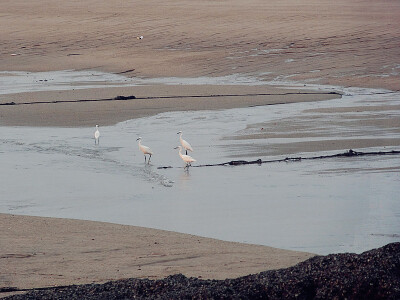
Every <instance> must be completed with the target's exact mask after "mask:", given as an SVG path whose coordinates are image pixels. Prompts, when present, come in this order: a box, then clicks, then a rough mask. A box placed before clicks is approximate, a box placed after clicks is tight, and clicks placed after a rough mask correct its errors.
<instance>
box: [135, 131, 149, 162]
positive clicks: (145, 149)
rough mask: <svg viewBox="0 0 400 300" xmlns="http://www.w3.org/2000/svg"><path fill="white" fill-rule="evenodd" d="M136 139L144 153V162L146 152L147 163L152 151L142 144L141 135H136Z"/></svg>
mask: <svg viewBox="0 0 400 300" xmlns="http://www.w3.org/2000/svg"><path fill="white" fill-rule="evenodd" d="M136 140H137V141H139V143H138V144H139V149H140V151H142V152H143V154H144V162H146V154H148V155H149V163H150V158H151V156H152V155H153V151H151V149H150V148H149V147H147V146H144V145H142V138H141V137H138V138H137V139H136Z"/></svg>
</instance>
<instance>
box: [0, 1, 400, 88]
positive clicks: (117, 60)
mask: <svg viewBox="0 0 400 300" xmlns="http://www.w3.org/2000/svg"><path fill="white" fill-rule="evenodd" d="M43 7H46V9H43ZM2 8H3V10H2V11H3V12H2V15H1V18H0V28H2V30H1V31H2V45H1V51H0V70H7V71H10V70H22V71H48V70H65V69H76V70H82V69H97V70H103V71H107V72H112V73H120V72H125V73H124V74H125V75H127V76H130V77H171V76H178V77H197V76H220V75H226V74H232V73H240V74H251V73H257V74H261V73H263V74H265V77H266V79H268V80H271V79H275V78H279V79H287V78H290V79H291V80H298V81H299V80H316V81H317V82H318V83H321V84H333V85H342V86H363V87H380V88H386V89H391V90H398V89H399V61H398V57H400V48H399V47H398V45H399V36H400V18H399V17H398V16H399V15H400V3H399V2H398V1H396V0H379V1H375V0H366V1H361V2H360V1H346V0H340V1H335V2H334V3H333V2H332V1H329V0H323V1H318V0H305V1H297V2H293V1H290V0H284V1H276V0H275V1H268V2H265V1H263V0H250V1H246V2H243V1H242V0H233V1H229V5H228V2H226V1H222V2H221V1H220V2H215V1H205V2H204V1H203V2H200V3H199V2H197V1H189V0H181V1H172V2H170V1H169V2H168V3H166V2H163V1H160V0H153V1H141V2H127V1H123V0H119V1H113V2H104V1H101V0H93V1H90V2H89V3H86V2H82V3H80V2H65V1H49V0H33V1H29V2H26V1H23V0H18V1H11V0H8V1H3V2H2ZM141 35H142V36H143V37H144V38H143V39H141V40H140V39H137V37H138V36H141Z"/></svg>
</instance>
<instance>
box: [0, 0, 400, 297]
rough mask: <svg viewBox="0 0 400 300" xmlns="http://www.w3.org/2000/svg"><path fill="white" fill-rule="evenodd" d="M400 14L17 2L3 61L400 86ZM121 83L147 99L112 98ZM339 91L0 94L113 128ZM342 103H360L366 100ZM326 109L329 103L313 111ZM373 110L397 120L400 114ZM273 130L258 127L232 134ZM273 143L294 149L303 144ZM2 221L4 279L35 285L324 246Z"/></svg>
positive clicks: (391, 4) (70, 122) (17, 116)
mask: <svg viewBox="0 0 400 300" xmlns="http://www.w3.org/2000/svg"><path fill="white" fill-rule="evenodd" d="M399 16H400V3H399V2H398V1H394V0H389V1H383V0H382V1H372V0H367V1H363V2H359V1H343V0H341V1H335V2H332V1H327V0H325V1H317V0H306V1H300V2H299V1H297V2H293V1H290V0H285V1H269V2H268V3H266V2H265V1H262V0H251V1H239V0H234V1H229V2H228V1H218V2H215V1H201V2H199V1H189V0H181V1H169V2H168V3H166V2H163V1H159V0H152V1H142V2H136V1H135V2H127V1H122V0H121V1H100V0H92V1H78V2H75V1H47V0H33V1H29V2H26V1H22V0H19V1H8V0H7V1H3V2H2V12H1V13H0V28H1V29H0V32H1V40H2V43H1V46H0V71H2V72H6V71H30V72H42V71H57V70H98V71H102V72H109V73H114V74H123V75H124V76H127V77H129V78H135V77H138V78H161V77H182V78H183V77H193V78H195V77H199V76H207V77H214V76H224V75H230V74H251V75H257V76H261V78H262V80H264V81H265V82H271V81H274V80H275V81H279V80H280V81H282V82H284V81H289V80H290V81H298V82H304V83H305V84H306V83H316V84H330V85H337V86H355V87H369V88H379V89H387V90H391V91H399V90H400V84H399V82H400V62H399V57H400V47H399V46H398V45H399V42H400V38H399V37H400V18H399ZM139 36H143V39H140V38H139V39H138V38H137V37H139ZM2 75H3V74H0V76H2ZM0 89H1V87H0ZM119 95H122V96H131V95H132V96H135V97H136V99H130V100H110V101H109V99H113V98H114V97H116V96H119ZM213 95H214V97H212V96H213ZM216 95H218V96H216ZM335 98H340V94H339V93H337V94H332V93H329V92H316V91H315V90H314V91H313V90H304V89H286V88H284V87H279V86H268V85H254V86H252V85H162V84H157V85H145V86H132V87H102V88H91V89H73V90H67V89H65V90H60V91H39V92H28V93H13V94H1V95H0V104H4V103H13V105H0V125H1V126H33V127H39V126H56V127H91V126H94V124H98V123H101V125H102V126H106V125H113V124H116V123H118V122H122V121H125V120H130V119H134V118H141V117H147V116H154V115H156V114H158V113H163V112H173V111H191V110H220V109H228V108H242V107H251V106H263V105H275V104H282V103H300V102H312V101H321V100H328V99H335ZM82 100H90V101H82ZM54 101H57V103H54ZM38 102H40V103H38ZM340 109H342V110H345V111H343V112H346V113H352V112H356V111H357V112H359V111H360V107H347V108H339V110H340ZM375 109H377V110H379V111H380V112H382V114H384V113H386V112H387V111H398V110H399V107H398V106H390V107H388V106H385V105H384V104H382V106H381V107H380V108H375ZM361 110H362V111H365V112H368V111H369V110H371V108H370V107H368V106H365V107H362V108H361ZM327 111H329V112H331V110H329V109H320V110H318V111H315V112H319V113H324V112H327ZM334 112H335V113H337V112H338V110H337V109H336V110H334ZM339 112H340V111H339ZM99 120H101V122H100V121H99ZM354 121H355V122H365V121H364V120H359V121H358V120H356V119H355V120H354ZM338 122H339V121H338ZM368 122H370V124H373V125H374V126H378V127H379V126H380V127H382V128H385V127H388V128H389V127H390V128H391V127H393V126H395V124H399V122H400V120H399V119H398V118H393V119H391V120H390V121H385V122H383V121H382V120H379V119H371V120H368ZM272 125H273V124H268V123H266V124H257V125H256V126H259V127H263V128H264V127H265V128H268V126H272ZM295 127H296V123H295V122H293V123H291V122H290V120H288V122H287V123H285V126H284V127H282V128H281V132H280V135H279V137H281V138H285V137H288V136H287V135H286V133H285V132H286V131H290V130H292V129H293V128H295ZM398 128H400V127H398ZM249 129H251V128H249ZM397 130H398V129H397ZM269 137H270V135H268V134H267V133H259V134H257V135H254V134H253V133H252V132H251V130H249V132H247V133H246V135H243V136H241V137H232V138H233V139H254V138H259V139H267V138H269ZM399 145H400V140H399V139H388V140H386V141H383V142H382V140H380V141H377V140H374V139H370V140H362V141H357V140H347V141H337V143H322V144H319V145H315V144H313V143H307V144H304V143H299V144H297V145H295V147H294V148H296V151H308V149H309V148H313V149H314V148H315V147H319V148H318V149H320V150H324V151H326V150H336V149H343V148H356V147H357V146H358V147H374V146H376V147H378V146H382V147H385V146H399ZM260 151H261V150H260ZM274 151H275V152H274V153H275V154H282V155H283V154H288V153H290V151H293V148H291V149H286V148H284V147H279V149H275V150H274ZM260 153H261V152H260ZM0 228H1V234H0V269H1V270H3V271H2V272H1V274H0V288H6V287H17V288H18V289H30V288H35V287H36V288H38V287H48V286H57V285H69V284H83V283H91V282H105V281H108V280H115V279H121V278H129V277H136V278H152V279H159V278H164V277H166V276H168V275H172V274H176V273H182V274H184V275H186V276H193V277H198V278H203V279H225V278H235V277H238V276H243V275H247V274H251V273H257V272H261V271H265V270H271V269H279V268H286V267H289V266H293V265H295V264H297V263H298V262H300V261H304V260H306V259H307V258H310V257H312V256H314V254H310V253H306V252H295V251H288V250H282V249H276V248H271V247H267V246H258V245H248V244H240V243H232V242H224V241H219V240H214V239H208V238H203V237H198V236H193V235H186V234H179V233H174V232H168V231H160V230H155V229H148V228H142V227H134V226H123V225H117V224H111V223H101V222H98V223H97V222H89V221H79V220H71V219H51V218H39V217H30V216H18V215H10V214H0ZM4 270H5V271H4ZM4 295H6V294H4ZM1 296H3V295H2V294H0V297H1Z"/></svg>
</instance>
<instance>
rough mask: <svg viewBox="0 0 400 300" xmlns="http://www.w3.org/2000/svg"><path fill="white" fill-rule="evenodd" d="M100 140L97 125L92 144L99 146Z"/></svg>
mask: <svg viewBox="0 0 400 300" xmlns="http://www.w3.org/2000/svg"><path fill="white" fill-rule="evenodd" d="M99 140H100V131H99V125H96V131H95V132H94V144H95V145H96V143H97V144H99Z"/></svg>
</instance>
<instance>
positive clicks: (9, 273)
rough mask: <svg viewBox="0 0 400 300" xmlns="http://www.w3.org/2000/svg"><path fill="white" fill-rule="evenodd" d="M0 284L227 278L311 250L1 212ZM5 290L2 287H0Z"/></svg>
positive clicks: (285, 262)
mask: <svg viewBox="0 0 400 300" xmlns="http://www.w3.org/2000/svg"><path fill="white" fill-rule="evenodd" d="M0 227H1V228H2V231H1V247H0V269H1V270H2V272H1V275H0V288H4V287H17V288H19V289H29V288H38V287H47V286H57V285H68V284H83V283H91V282H106V281H109V280H115V279H121V278H130V277H135V278H151V279H160V278H164V277H166V276H168V275H173V274H177V273H182V274H184V275H186V276H189V277H198V278H203V279H225V278H235V277H239V276H244V275H247V274H250V273H258V272H261V271H265V270H270V269H279V268H286V267H289V266H292V265H295V264H296V263H298V262H300V261H304V260H306V259H308V258H310V257H312V256H314V255H313V254H310V253H305V252H296V251H288V250H281V249H276V248H271V247H266V246H257V245H247V244H241V243H233V242H224V241H220V240H215V239H209V238H203V237H199V236H194V235H188V234H180V233H175V232H170V231H162V230H155V229H149V228H143V227H135V226H124V225H117V224H111V223H101V222H90V221H79V220H70V219H56V218H39V217H30V216H16V215H8V214H0ZM0 296H1V294H0Z"/></svg>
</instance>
